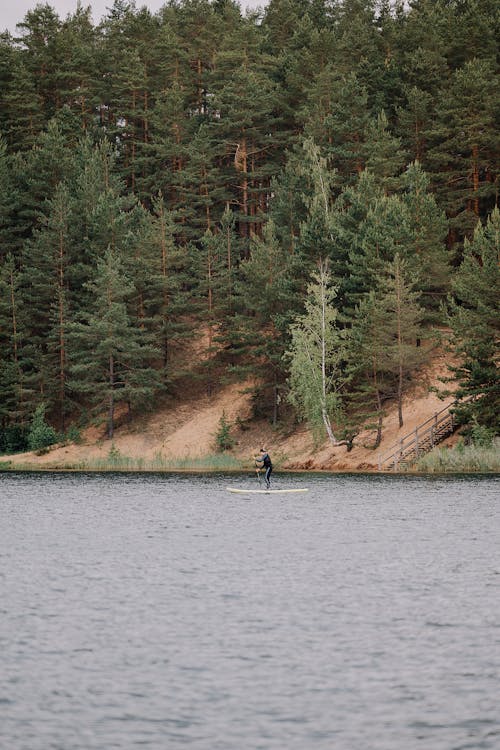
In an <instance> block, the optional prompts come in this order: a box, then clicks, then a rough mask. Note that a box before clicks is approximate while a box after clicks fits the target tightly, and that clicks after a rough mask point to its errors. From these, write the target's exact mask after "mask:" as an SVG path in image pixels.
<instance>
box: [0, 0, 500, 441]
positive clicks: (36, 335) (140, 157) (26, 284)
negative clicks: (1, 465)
mask: <svg viewBox="0 0 500 750" xmlns="http://www.w3.org/2000/svg"><path fill="white" fill-rule="evenodd" d="M499 29H500V6H499V5H498V3H497V2H495V0H410V2H409V3H401V4H400V3H398V2H396V3H394V2H388V1H386V0H381V1H380V2H373V1H372V0H270V2H269V3H268V4H267V5H266V6H265V7H263V8H262V9H260V10H258V11H246V12H244V11H242V9H241V8H240V6H239V5H238V4H237V3H236V2H233V0H211V1H210V0H170V2H166V3H165V5H164V6H163V7H162V9H161V10H160V11H159V12H158V13H156V14H153V13H151V12H150V11H148V10H147V9H145V8H140V7H137V6H136V5H135V4H134V2H129V1H128V0H115V2H114V4H113V5H112V6H111V7H110V8H109V9H108V12H107V15H106V16H105V17H104V19H103V20H102V21H101V22H100V23H98V24H94V23H93V21H92V18H91V14H90V9H89V8H85V6H84V4H82V5H78V6H77V9H76V11H75V12H74V13H73V14H70V15H68V16H67V17H65V18H60V17H59V16H58V14H57V13H56V12H55V10H54V9H53V8H52V7H51V6H50V4H39V5H37V6H36V7H35V8H34V9H33V10H30V11H29V12H28V13H27V14H26V16H25V17H24V19H23V20H22V21H21V22H20V23H19V24H18V26H17V31H16V34H15V35H14V34H11V33H9V32H4V33H3V34H2V35H1V37H0V38H1V42H0V180H1V190H0V238H1V240H0V453H13V452H16V451H22V450H25V449H27V448H28V447H30V444H29V438H30V436H31V439H33V425H35V424H38V426H39V428H40V430H41V432H42V433H44V434H42V436H41V438H40V439H41V440H42V442H43V440H45V441H47V440H48V441H49V442H50V440H55V439H56V438H57V436H60V435H69V436H71V431H72V430H74V429H76V428H80V427H81V426H83V425H85V424H87V423H89V421H90V420H91V419H93V418H95V417H96V415H97V416H99V417H100V418H101V419H102V420H104V421H105V422H106V425H107V434H108V436H109V437H112V436H113V430H114V427H115V423H116V410H117V406H118V405H120V406H121V408H122V409H123V408H125V407H126V410H127V413H128V414H129V416H130V419H133V417H134V415H137V414H141V413H144V411H145V410H147V409H154V408H155V406H156V405H157V404H160V403H162V400H163V399H166V398H169V397H172V395H175V393H176V389H178V388H179V387H180V386H179V384H180V383H182V388H183V390H184V391H185V390H186V389H188V390H189V387H190V385H189V384H190V383H192V384H193V388H194V384H197V387H200V384H201V385H202V387H203V388H204V389H205V391H206V393H208V394H210V392H211V391H212V390H213V389H214V388H215V387H216V386H217V384H218V383H219V382H231V381H233V382H243V381H245V380H248V379H249V378H252V380H253V382H254V383H255V393H254V404H255V413H256V415H257V416H258V415H260V416H263V415H265V416H266V417H267V418H269V420H271V421H272V422H273V424H276V423H279V422H280V420H281V419H283V418H284V415H285V414H288V415H289V414H290V413H292V414H294V415H295V418H296V419H305V420H307V422H308V423H309V424H310V425H311V427H312V428H313V429H314V430H316V431H317V432H318V434H319V435H323V437H324V438H326V437H328V438H329V439H330V440H331V441H332V443H333V444H339V443H344V444H347V445H349V444H350V443H351V442H352V440H353V439H354V438H355V436H356V434H358V433H359V431H360V429H361V428H362V427H363V426H364V425H366V424H372V425H375V426H376V429H377V430H378V435H379V439H380V435H381V433H382V430H383V416H384V409H385V408H386V404H387V403H388V401H392V402H393V403H398V404H399V405H400V406H401V403H402V397H403V394H404V392H405V389H406V388H407V387H408V383H409V382H410V381H411V378H412V374H414V373H415V372H416V370H417V368H418V367H420V366H421V365H422V364H423V363H424V362H425V361H426V358H427V357H429V356H430V353H431V352H432V350H433V347H436V346H438V345H439V346H442V347H446V350H447V351H449V353H450V371H449V378H450V382H453V383H454V384H455V387H456V388H457V389H458V390H457V396H458V399H459V401H460V404H461V405H460V408H459V410H458V413H459V416H460V419H462V421H463V423H464V424H469V425H472V424H474V425H476V426H479V427H481V428H483V429H486V430H490V431H492V432H493V433H495V434H496V433H498V432H499V423H498V413H499V377H498V366H499V355H498V342H499V325H500V322H499V321H500V317H499V307H498V306H499V299H500V294H499V289H500V284H499V259H500V212H499V209H498V191H499V169H498V166H499V165H498V155H499V150H500V149H499V120H500V81H499V76H498V72H499V43H498V42H499ZM201 331H203V338H202V339H200V340H202V341H203V342H204V344H203V345H204V347H205V351H204V352H202V353H201V354H200V356H199V357H197V358H196V361H192V362H191V363H190V364H188V365H186V362H185V361H184V360H183V359H182V358H181V357H179V356H178V352H179V351H181V350H182V349H183V348H185V347H186V346H187V345H188V343H189V341H190V340H192V339H193V338H194V337H195V336H197V337H198V336H200V332H201ZM451 365H452V367H451ZM446 387H447V384H446V383H443V388H444V389H445V388H446ZM403 421H404V413H403V410H402V409H401V408H400V422H401V425H402V424H403Z"/></svg>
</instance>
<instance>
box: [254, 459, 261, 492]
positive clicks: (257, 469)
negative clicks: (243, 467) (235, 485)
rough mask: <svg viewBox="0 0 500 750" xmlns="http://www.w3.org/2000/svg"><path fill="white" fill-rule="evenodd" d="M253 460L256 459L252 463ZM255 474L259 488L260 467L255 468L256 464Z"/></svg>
mask: <svg viewBox="0 0 500 750" xmlns="http://www.w3.org/2000/svg"><path fill="white" fill-rule="evenodd" d="M255 460H256V459H255V458H254V461H255ZM255 473H256V474H257V481H258V483H259V487H260V486H261V481H260V466H257V464H255Z"/></svg>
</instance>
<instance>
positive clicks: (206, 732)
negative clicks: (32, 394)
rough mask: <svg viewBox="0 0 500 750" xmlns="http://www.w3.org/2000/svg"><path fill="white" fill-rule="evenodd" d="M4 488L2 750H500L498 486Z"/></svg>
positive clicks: (118, 478) (66, 480) (282, 480)
mask: <svg viewBox="0 0 500 750" xmlns="http://www.w3.org/2000/svg"><path fill="white" fill-rule="evenodd" d="M253 481H255V480H253V478H252V477H251V476H250V477H248V476H246V477H245V476H241V477H231V478H228V477H224V476H189V475H183V476H177V475H159V474H158V475H137V474H129V475H127V474H121V475H110V474H107V475H82V474H73V475H70V474H43V475H29V474H25V475H22V474H2V475H0V514H1V515H0V747H1V748H5V750H52V749H57V750H112V749H113V748H124V749H128V748H136V747H141V748H154V749H155V750H156V749H158V750H170V749H174V748H175V749H176V748H184V747H189V748H193V750H260V749H266V748H270V749H271V748H273V749H274V748H276V750H323V749H325V750H326V749H328V750H330V749H331V750H414V749H416V748H418V749H419V750H459V749H460V750H465V749H466V748H467V749H468V750H470V749H471V748H473V749H477V750H479V749H480V748H481V749H482V748H484V749H485V750H486V749H491V750H498V748H500V591H499V588H500V523H499V516H500V513H499V504H500V500H499V492H498V490H499V487H500V482H499V480H498V478H491V477H489V478H488V477H485V478H478V477H459V478H456V477H455V478H440V479H429V478H423V477H415V478H400V477H385V476H375V477H373V476H372V477H370V476H340V477H331V476H282V477H279V476H278V477H277V478H276V480H275V486H278V484H279V485H280V486H281V487H290V488H291V487H297V486H304V484H306V485H307V486H309V488H310V489H309V492H308V493H307V494H304V495H300V494H290V495H231V494H229V493H227V492H226V491H225V487H226V485H227V484H233V485H235V484H236V485H239V486H247V487H251V488H253V487H254V485H253V484H252V482H253Z"/></svg>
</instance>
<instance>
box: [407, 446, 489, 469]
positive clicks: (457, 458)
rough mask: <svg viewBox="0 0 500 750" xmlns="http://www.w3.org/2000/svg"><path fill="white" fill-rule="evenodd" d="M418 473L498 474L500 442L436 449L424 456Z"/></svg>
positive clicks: (420, 461) (418, 466) (417, 467)
mask: <svg viewBox="0 0 500 750" xmlns="http://www.w3.org/2000/svg"><path fill="white" fill-rule="evenodd" d="M415 468H416V469H417V470H418V471H424V472H429V473H436V474H440V473H463V472H496V473H498V472H499V471H500V442H499V441H498V439H497V440H496V441H494V442H493V443H492V444H490V445H476V444H475V443H473V444H472V445H464V443H463V442H460V443H458V444H457V445H456V446H455V447H454V448H435V449H434V450H433V451H432V452H431V453H428V454H427V455H425V456H423V457H422V458H421V459H420V460H419V461H418V463H417V464H416V467H415Z"/></svg>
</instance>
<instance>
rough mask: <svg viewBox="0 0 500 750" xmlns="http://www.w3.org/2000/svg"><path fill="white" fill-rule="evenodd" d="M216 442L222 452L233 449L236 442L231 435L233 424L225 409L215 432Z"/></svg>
mask: <svg viewBox="0 0 500 750" xmlns="http://www.w3.org/2000/svg"><path fill="white" fill-rule="evenodd" d="M215 444H216V446H217V450H218V451H219V452H220V453H223V452H224V451H228V450H231V448H233V447H234V444H235V440H234V438H233V437H232V435H231V424H230V423H229V422H228V421H227V417H226V412H225V411H223V412H222V416H221V418H220V420H219V425H218V428H217V432H216V434H215Z"/></svg>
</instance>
